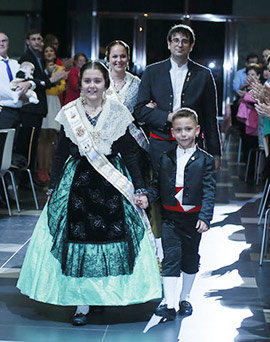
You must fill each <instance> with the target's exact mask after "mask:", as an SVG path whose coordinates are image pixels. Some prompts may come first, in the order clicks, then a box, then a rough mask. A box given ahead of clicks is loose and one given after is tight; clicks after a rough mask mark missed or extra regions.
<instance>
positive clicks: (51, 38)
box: [44, 33, 62, 66]
mask: <svg viewBox="0 0 270 342" xmlns="http://www.w3.org/2000/svg"><path fill="white" fill-rule="evenodd" d="M44 45H46V46H48V45H50V46H52V47H53V48H54V50H55V53H56V56H57V57H56V63H55V64H56V65H60V66H61V65H62V61H61V59H60V58H59V57H58V55H57V53H58V48H59V40H58V38H57V37H56V36H55V35H54V34H51V33H49V34H46V36H45V37H44Z"/></svg>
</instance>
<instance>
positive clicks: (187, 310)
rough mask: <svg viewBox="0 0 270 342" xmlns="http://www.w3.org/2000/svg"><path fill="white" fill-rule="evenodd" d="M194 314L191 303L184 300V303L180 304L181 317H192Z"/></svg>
mask: <svg viewBox="0 0 270 342" xmlns="http://www.w3.org/2000/svg"><path fill="white" fill-rule="evenodd" d="M192 312H193V308H192V305H191V304H190V302H188V301H186V300H182V302H180V309H179V315H181V316H190V315H192Z"/></svg>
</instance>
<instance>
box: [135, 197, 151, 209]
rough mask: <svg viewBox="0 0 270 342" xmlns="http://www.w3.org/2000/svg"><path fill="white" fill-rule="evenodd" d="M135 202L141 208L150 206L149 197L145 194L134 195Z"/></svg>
mask: <svg viewBox="0 0 270 342" xmlns="http://www.w3.org/2000/svg"><path fill="white" fill-rule="evenodd" d="M134 202H135V204H136V205H137V206H138V207H140V208H141V209H146V208H147V207H148V198H147V196H146V195H143V194H137V195H134Z"/></svg>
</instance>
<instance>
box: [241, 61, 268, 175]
mask: <svg viewBox="0 0 270 342" xmlns="http://www.w3.org/2000/svg"><path fill="white" fill-rule="evenodd" d="M260 71H261V69H260V67H259V65H258V64H249V65H248V66H247V67H246V74H247V79H246V86H245V88H244V89H243V90H244V91H245V92H246V93H245V95H244V97H243V98H242V100H241V102H240V105H239V108H238V112H237V119H238V120H239V121H240V124H239V128H240V133H241V138H242V142H243V144H242V149H243V154H244V160H245V162H247V159H248V154H249V151H250V150H251V149H254V148H257V147H258V114H257V112H256V110H255V107H254V104H255V103H256V100H254V99H253V98H252V97H251V95H250V92H249V91H250V90H251V86H250V84H249V82H250V80H251V81H252V80H254V79H256V81H257V82H260ZM261 125H262V122H261ZM262 139H263V137H261V141H262ZM261 144H263V142H261ZM253 171H254V170H253ZM250 173H251V175H250V178H253V176H254V175H253V174H252V172H250Z"/></svg>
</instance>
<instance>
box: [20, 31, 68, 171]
mask: <svg viewBox="0 0 270 342" xmlns="http://www.w3.org/2000/svg"><path fill="white" fill-rule="evenodd" d="M26 45H27V49H26V50H25V52H24V54H23V55H22V57H21V58H20V60H19V63H20V64H21V63H22V62H25V61H27V62H31V63H32V64H33V65H34V66H35V71H34V80H35V83H36V84H37V86H36V89H35V92H36V93H37V97H38V100H39V103H38V104H27V105H25V106H24V107H23V108H22V109H21V118H20V122H21V132H20V133H19V139H20V141H18V146H17V152H19V153H20V154H22V155H24V156H25V157H26V158H27V155H28V147H29V130H30V129H31V128H32V127H35V133H34V137H33V140H32V150H31V164H30V170H31V171H32V172H34V170H35V164H36V155H37V145H38V138H39V134H40V129H41V125H42V120H43V117H45V116H46V115H47V110H48V108H47V98H46V89H48V88H51V87H52V85H53V83H55V82H58V81H59V80H60V79H61V78H63V77H64V76H65V72H64V71H62V72H61V71H60V72H58V73H57V74H53V75H52V76H51V78H49V77H48V76H47V74H46V73H45V71H44V69H43V65H42V63H41V56H42V51H43V38H42V36H41V34H40V32H39V31H37V30H31V31H30V32H28V34H27V36H26Z"/></svg>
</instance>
